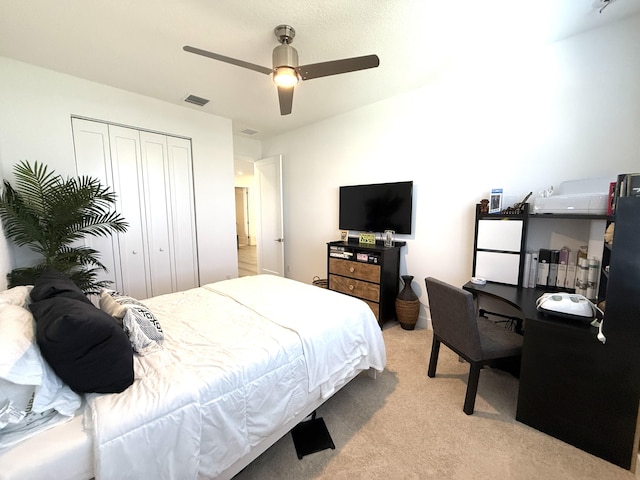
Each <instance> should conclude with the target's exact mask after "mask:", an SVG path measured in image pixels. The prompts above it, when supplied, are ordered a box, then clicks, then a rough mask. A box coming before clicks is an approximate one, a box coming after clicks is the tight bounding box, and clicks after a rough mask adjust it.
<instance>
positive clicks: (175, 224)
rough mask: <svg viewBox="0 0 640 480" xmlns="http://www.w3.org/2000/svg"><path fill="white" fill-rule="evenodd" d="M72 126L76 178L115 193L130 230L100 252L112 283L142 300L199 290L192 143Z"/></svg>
mask: <svg viewBox="0 0 640 480" xmlns="http://www.w3.org/2000/svg"><path fill="white" fill-rule="evenodd" d="M72 121H73V135H74V142H75V146H76V163H77V169H78V174H80V175H91V176H95V177H97V178H100V180H101V181H103V182H104V183H105V184H107V185H109V186H111V187H112V189H113V190H114V191H115V192H116V194H117V196H118V199H117V207H116V208H117V210H118V211H119V212H120V213H121V214H122V215H123V216H124V218H125V219H126V220H127V222H128V223H129V229H128V230H127V232H126V233H124V234H119V235H117V237H114V238H112V239H101V241H102V243H104V245H103V244H100V248H98V247H97V246H96V247H94V248H96V249H97V250H99V251H100V252H102V255H103V259H104V260H107V261H105V262H104V263H105V265H107V267H108V268H109V270H110V274H109V275H108V279H109V280H111V281H113V282H114V283H115V288H117V289H118V290H120V291H121V292H123V293H125V294H127V295H131V296H133V297H136V298H141V299H142V298H148V297H151V296H156V295H162V294H164V293H170V292H174V291H178V290H185V289H188V288H193V287H196V286H198V285H199V275H198V267H197V265H198V264H197V242H196V234H195V210H194V193H193V173H192V161H191V142H190V140H188V139H185V138H178V137H172V136H168V135H162V134H158V133H151V132H146V131H140V130H137V129H134V128H128V127H121V126H117V125H109V124H106V123H101V122H95V121H89V120H83V119H77V118H74V119H72ZM111 267H113V271H112V270H111Z"/></svg>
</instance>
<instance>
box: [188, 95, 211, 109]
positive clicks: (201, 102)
mask: <svg viewBox="0 0 640 480" xmlns="http://www.w3.org/2000/svg"><path fill="white" fill-rule="evenodd" d="M184 101H185V102H189V103H193V104H194V105H198V106H200V107H202V106H204V105H206V104H207V103H209V100H207V99H206V98H202V97H198V96H196V95H189V96H188V97H187V98H185V99H184Z"/></svg>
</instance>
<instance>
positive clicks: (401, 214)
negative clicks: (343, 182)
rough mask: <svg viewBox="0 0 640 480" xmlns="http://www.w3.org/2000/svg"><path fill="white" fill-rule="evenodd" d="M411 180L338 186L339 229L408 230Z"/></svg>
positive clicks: (409, 230)
mask: <svg viewBox="0 0 640 480" xmlns="http://www.w3.org/2000/svg"><path fill="white" fill-rule="evenodd" d="M412 208H413V182H395V183H376V184H371V185H349V186H343V187H340V213H339V220H338V223H339V226H338V228H339V229H340V230H358V231H362V232H384V231H385V230H394V231H395V232H396V233H398V234H407V235H409V234H411V216H412Z"/></svg>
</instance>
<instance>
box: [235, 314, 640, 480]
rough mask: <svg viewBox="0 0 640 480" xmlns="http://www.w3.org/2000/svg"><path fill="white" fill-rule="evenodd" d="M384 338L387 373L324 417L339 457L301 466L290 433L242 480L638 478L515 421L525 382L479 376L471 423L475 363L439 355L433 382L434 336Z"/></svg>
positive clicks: (348, 394)
mask: <svg viewBox="0 0 640 480" xmlns="http://www.w3.org/2000/svg"><path fill="white" fill-rule="evenodd" d="M383 336H384V339H385V344H386V348H387V367H386V369H385V371H384V372H382V373H379V374H378V375H377V378H376V379H373V378H371V377H369V376H367V375H360V376H358V377H357V378H355V379H354V380H353V381H352V382H351V383H350V384H348V385H346V386H345V387H344V388H343V389H342V390H341V391H339V392H338V393H337V394H336V395H334V396H333V397H332V398H331V399H329V400H328V401H327V402H326V403H325V404H324V405H323V406H321V407H320V408H319V409H318V411H317V414H318V417H322V418H323V419H324V421H325V423H326V425H327V428H328V429H329V432H330V433H331V437H332V438H333V441H334V443H335V446H336V449H335V450H331V449H328V450H323V451H321V452H317V453H313V454H310V455H307V456H304V457H303V458H302V459H301V460H299V459H298V457H297V456H296V450H295V447H294V444H293V441H292V437H291V435H290V434H287V435H285V436H284V437H283V438H282V439H280V440H279V441H278V442H277V443H275V444H274V445H273V446H272V447H271V448H270V449H269V450H267V451H266V452H265V453H263V454H262V455H261V456H260V457H259V458H257V459H256V460H255V461H254V462H253V463H252V464H251V465H249V466H248V467H247V468H245V469H244V470H243V471H242V472H240V473H239V474H238V475H237V476H236V477H235V480H261V479H265V480H266V479H270V480H271V479H279V480H287V479H291V480H301V479H332V480H333V479H349V480H356V479H381V480H382V479H385V480H386V479H432V478H433V479H455V480H468V479H474V480H482V479H492V480H493V479H515V480H529V479H532V480H533V479H536V480H537V479H541V478H544V479H547V480H548V479H558V480H560V479H562V480H572V479H575V480H590V479H593V480H605V479H606V480H617V479H620V480H638V479H639V478H640V475H638V476H636V475H634V474H633V473H631V472H629V471H627V470H624V469H622V468H619V467H617V466H615V465H613V464H611V463H609V462H607V461H605V460H602V459H600V458H598V457H595V456H593V455H590V454H588V453H586V452H584V451H582V450H579V449H577V448H575V447H573V446H571V445H569V444H566V443H564V442H562V441H560V440H557V439H555V438H553V437H550V436H548V435H546V434H544V433H542V432H539V431H537V430H535V429H533V428H530V427H528V426H526V425H524V424H522V423H520V422H517V421H516V420H515V413H516V400H517V390H518V380H517V379H516V378H514V377H513V376H511V375H510V374H508V373H505V372H503V371H501V370H496V369H491V368H485V369H483V370H482V372H481V374H480V384H479V388H478V396H477V399H476V406H475V413H474V414H473V415H471V416H467V415H465V414H464V413H463V412H462V404H463V401H464V394H465V390H466V379H467V373H468V364H466V363H462V362H460V361H459V360H458V357H457V355H455V354H454V353H453V352H451V351H450V350H449V349H447V348H446V347H445V346H442V347H441V349H440V360H439V362H438V370H437V374H436V377H435V378H428V377H427V364H428V359H429V352H430V349H431V338H432V337H431V331H430V330H428V329H420V330H413V331H409V330H403V329H402V328H400V326H399V325H397V324H396V325H390V326H388V327H386V328H385V329H384V331H383Z"/></svg>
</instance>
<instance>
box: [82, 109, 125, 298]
mask: <svg viewBox="0 0 640 480" xmlns="http://www.w3.org/2000/svg"><path fill="white" fill-rule="evenodd" d="M72 125H73V145H74V148H75V154H76V171H77V173H78V175H79V176H85V175H86V176H89V177H92V178H97V179H98V180H100V183H101V184H102V186H107V185H108V186H112V185H113V178H112V176H111V148H110V146H109V127H108V126H107V124H106V123H99V122H91V121H88V120H83V119H80V118H72ZM111 190H112V191H114V189H111ZM116 193H117V192H116ZM84 242H85V245H86V246H87V247H90V248H93V249H94V250H96V251H98V252H100V257H99V259H100V262H102V264H103V265H104V266H105V267H106V268H107V271H106V272H104V271H101V272H100V273H99V274H98V277H97V280H100V281H102V280H107V281H109V282H112V283H111V285H110V288H115V289H118V288H120V285H121V284H122V277H121V276H120V266H119V258H120V251H119V248H118V241H117V237H116V236H115V235H114V236H108V237H103V236H100V237H86V238H85V239H84Z"/></svg>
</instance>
